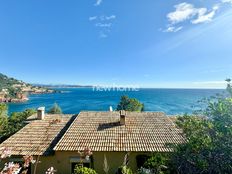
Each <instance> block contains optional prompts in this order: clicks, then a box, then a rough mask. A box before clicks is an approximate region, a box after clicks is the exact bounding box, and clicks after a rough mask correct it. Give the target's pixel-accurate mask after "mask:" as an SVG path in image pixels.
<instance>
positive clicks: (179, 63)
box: [0, 0, 232, 88]
mask: <svg viewBox="0 0 232 174" xmlns="http://www.w3.org/2000/svg"><path fill="white" fill-rule="evenodd" d="M231 21H232V0H189V1H187V0H183V1H182V0H172V1H164V0H146V1H144V0H126V1H125V0H88V1H87V0H68V1H64V0H49V1H47V0H39V1H29V0H20V1H18V0H7V1H0V24H1V27H0V72H2V73H4V74H7V75H9V76H12V77H15V78H18V79H22V80H24V81H26V82H32V83H48V84H82V85H87V84H90V85H136V86H140V87H158V88H159V87H169V88H219V87H224V86H225V84H224V82H223V80H224V79H225V78H227V77H231V76H232V49H231V45H232V30H231V28H232V22H231Z"/></svg>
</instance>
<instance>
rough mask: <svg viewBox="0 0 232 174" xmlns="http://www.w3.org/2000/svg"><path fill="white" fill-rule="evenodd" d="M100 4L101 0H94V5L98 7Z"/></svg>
mask: <svg viewBox="0 0 232 174" xmlns="http://www.w3.org/2000/svg"><path fill="white" fill-rule="evenodd" d="M102 2H103V1H102V0H96V3H95V4H94V5H95V6H99V5H101V3H102Z"/></svg>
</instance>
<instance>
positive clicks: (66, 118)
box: [0, 115, 74, 155]
mask: <svg viewBox="0 0 232 174" xmlns="http://www.w3.org/2000/svg"><path fill="white" fill-rule="evenodd" d="M73 118H74V116H72V115H46V116H45V119H44V120H34V121H31V122H30V123H29V124H27V125H26V126H25V127H24V128H22V129H21V130H20V131H18V132H17V133H15V134H14V135H12V136H11V137H10V138H8V139H7V140H5V141H4V142H3V143H2V144H0V148H1V147H7V148H10V149H11V152H12V153H11V154H12V155H50V154H51V153H52V152H53V147H54V146H55V145H56V143H57V142H58V141H59V139H60V138H61V136H62V135H63V134H64V131H65V130H67V128H68V126H69V125H70V122H71V121H72V120H73Z"/></svg>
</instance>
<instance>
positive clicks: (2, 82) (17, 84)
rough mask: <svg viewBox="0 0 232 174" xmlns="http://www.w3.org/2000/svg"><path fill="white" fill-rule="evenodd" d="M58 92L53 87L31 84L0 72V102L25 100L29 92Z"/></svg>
mask: <svg viewBox="0 0 232 174" xmlns="http://www.w3.org/2000/svg"><path fill="white" fill-rule="evenodd" d="M54 92H56V91H55V90H53V89H48V88H45V87H40V86H35V85H31V84H29V83H25V82H23V81H21V80H17V79H14V78H11V77H8V76H6V75H4V74H1V73H0V102H5V103H8V102H13V103H18V102H25V101H28V100H29V99H28V95H29V94H46V93H54Z"/></svg>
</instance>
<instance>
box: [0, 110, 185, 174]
mask: <svg viewBox="0 0 232 174" xmlns="http://www.w3.org/2000/svg"><path fill="white" fill-rule="evenodd" d="M28 121H29V124H28V125H26V126H25V127H24V128H23V129H21V130H20V131H19V132H17V133H16V134H14V135H12V136H11V137H10V138H8V139H7V140H6V141H4V142H3V143H2V144H1V145H0V148H1V147H8V148H10V149H12V156H11V158H10V159H9V160H10V161H12V160H13V161H20V160H21V158H22V156H23V155H33V156H34V157H38V156H40V161H41V163H39V164H38V167H37V173H41V174H42V173H45V171H46V170H47V169H48V168H49V167H51V166H53V167H54V168H55V169H56V170H57V172H56V173H57V174H72V172H73V170H74V167H75V165H76V164H78V163H80V162H81V160H82V158H81V156H80V153H78V152H82V151H84V150H85V149H86V148H89V149H91V151H92V153H93V154H92V156H91V157H90V158H86V159H84V161H83V162H84V166H87V167H92V168H94V169H95V170H96V171H97V172H98V173H104V171H103V161H104V158H105V157H106V159H107V161H108V165H109V173H112V174H113V173H115V172H116V170H117V168H118V167H119V166H121V165H122V164H123V161H124V157H125V155H126V154H127V155H128V154H129V158H128V159H129V167H131V168H132V169H133V170H134V171H135V170H136V169H137V168H138V167H139V165H140V164H139V160H140V157H143V156H144V155H147V156H149V155H151V153H153V152H161V153H167V152H172V150H173V149H172V147H170V146H169V144H179V143H183V142H184V138H183V136H182V132H181V130H179V129H177V128H176V126H175V124H174V123H173V122H172V121H171V119H169V117H167V116H166V115H165V114H164V113H161V112H141V113H138V112H125V111H120V112H80V113H79V114H78V115H77V116H76V115H45V114H44V108H42V109H41V108H40V109H39V110H38V113H37V115H34V116H32V117H30V119H29V120H28ZM4 162H5V161H4ZM0 167H1V166H0ZM30 170H31V171H32V170H33V166H31V168H30Z"/></svg>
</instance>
